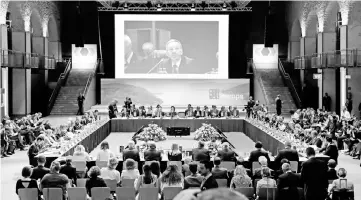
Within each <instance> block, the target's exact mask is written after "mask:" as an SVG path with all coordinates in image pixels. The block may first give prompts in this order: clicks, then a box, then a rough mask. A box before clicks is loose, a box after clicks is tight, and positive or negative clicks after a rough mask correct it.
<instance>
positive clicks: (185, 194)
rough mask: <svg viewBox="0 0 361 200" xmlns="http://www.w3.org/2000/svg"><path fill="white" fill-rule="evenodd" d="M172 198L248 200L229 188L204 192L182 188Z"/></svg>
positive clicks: (182, 199)
mask: <svg viewBox="0 0 361 200" xmlns="http://www.w3.org/2000/svg"><path fill="white" fill-rule="evenodd" d="M174 200H248V198H247V197H245V196H244V195H242V194H240V193H238V192H235V191H232V190H230V189H229V188H216V189H210V190H206V191H204V192H200V190H199V189H188V190H183V191H182V192H180V193H178V195H177V196H176V197H175V198H174Z"/></svg>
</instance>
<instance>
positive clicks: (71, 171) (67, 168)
mask: <svg viewBox="0 0 361 200" xmlns="http://www.w3.org/2000/svg"><path fill="white" fill-rule="evenodd" d="M71 162H72V160H71V158H67V159H66V164H65V165H63V166H61V168H60V173H61V174H65V175H67V176H68V179H69V180H72V181H73V184H75V185H76V179H77V174H76V168H75V167H73V166H72V165H71Z"/></svg>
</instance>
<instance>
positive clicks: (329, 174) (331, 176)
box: [327, 169, 338, 180]
mask: <svg viewBox="0 0 361 200" xmlns="http://www.w3.org/2000/svg"><path fill="white" fill-rule="evenodd" d="M336 179H338V176H337V171H336V170H335V169H328V171H327V180H336Z"/></svg>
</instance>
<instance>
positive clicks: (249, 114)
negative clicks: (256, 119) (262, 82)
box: [246, 96, 255, 118]
mask: <svg viewBox="0 0 361 200" xmlns="http://www.w3.org/2000/svg"><path fill="white" fill-rule="evenodd" d="M254 104H255V103H254V101H253V97H252V96H250V97H249V100H248V102H247V107H246V111H247V118H249V117H250V116H251V112H252V109H253V106H254Z"/></svg>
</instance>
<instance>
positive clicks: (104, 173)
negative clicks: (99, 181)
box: [100, 167, 120, 183]
mask: <svg viewBox="0 0 361 200" xmlns="http://www.w3.org/2000/svg"><path fill="white" fill-rule="evenodd" d="M100 177H101V178H103V179H110V180H116V181H117V183H120V173H119V171H118V170H116V169H109V168H108V167H103V168H102V169H101V170H100Z"/></svg>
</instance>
